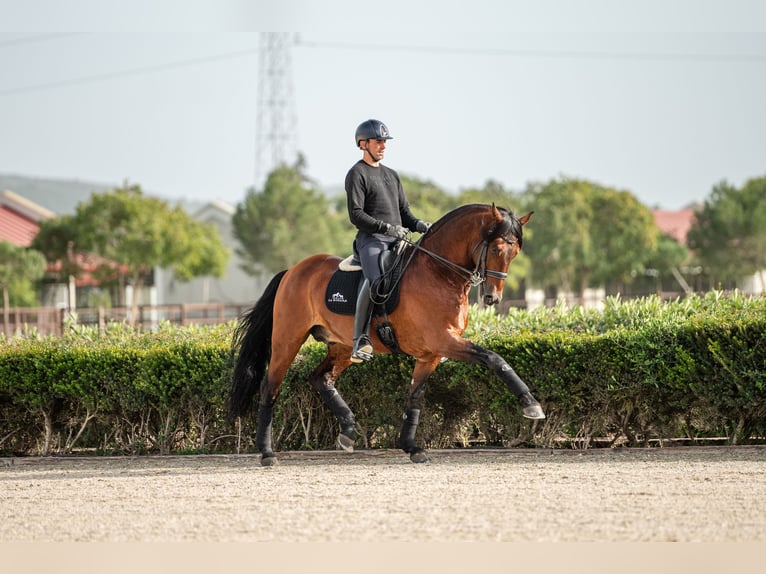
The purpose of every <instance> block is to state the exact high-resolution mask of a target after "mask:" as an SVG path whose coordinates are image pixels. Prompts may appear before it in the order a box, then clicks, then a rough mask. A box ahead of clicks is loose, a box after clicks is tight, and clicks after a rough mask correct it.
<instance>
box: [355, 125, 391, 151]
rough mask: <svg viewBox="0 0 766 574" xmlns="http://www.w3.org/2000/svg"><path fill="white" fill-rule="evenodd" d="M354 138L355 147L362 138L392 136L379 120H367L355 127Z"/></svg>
mask: <svg viewBox="0 0 766 574" xmlns="http://www.w3.org/2000/svg"><path fill="white" fill-rule="evenodd" d="M354 139H355V140H356V147H359V142H360V141H362V140H390V139H394V138H392V137H391V136H390V135H389V133H388V128H387V127H386V124H384V123H383V122H381V121H380V120H367V121H366V122H362V123H361V124H359V127H358V128H356V134H355V135H354Z"/></svg>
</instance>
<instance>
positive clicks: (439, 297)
mask: <svg viewBox="0 0 766 574" xmlns="http://www.w3.org/2000/svg"><path fill="white" fill-rule="evenodd" d="M531 216H532V212H529V213H527V214H526V215H524V216H522V217H517V216H516V215H514V214H513V212H512V211H510V210H508V209H505V208H499V207H496V206H495V205H494V204H491V205H490V204H479V203H473V204H467V205H462V206H460V207H458V208H456V209H453V210H452V211H450V212H448V213H447V214H446V215H444V216H443V217H441V218H440V219H439V220H437V221H436V222H435V223H434V224H433V225H432V226H431V227H430V229H429V230H428V231H427V232H426V233H425V234H424V235H423V236H422V237H421V239H420V241H419V242H417V243H412V242H410V241H409V240H404V241H405V242H406V243H407V245H406V246H405V251H407V252H408V253H409V256H408V257H409V259H408V261H409V263H408V265H407V268H406V270H405V271H404V272H403V273H402V275H401V276H400V280H399V289H400V291H399V295H400V296H399V301H398V304H397V306H396V307H395V308H394V309H393V311H391V313H390V314H388V317H387V318H388V321H389V322H390V325H391V326H392V327H393V329H394V330H395V333H396V340H397V343H398V347H399V349H400V350H401V352H403V353H406V354H407V355H410V356H411V357H414V359H415V366H414V369H413V372H412V380H411V383H410V388H409V394H408V397H407V403H406V406H405V411H404V417H403V422H402V426H401V430H400V434H399V444H398V446H399V447H400V448H401V449H402V450H403V451H404V452H405V453H407V454H409V456H410V460H411V461H412V462H418V463H419V462H426V461H428V460H429V457H428V455H427V453H426V451H425V450H424V449H423V448H421V447H419V446H418V445H417V443H416V440H415V431H416V429H417V426H418V422H419V419H420V414H421V410H422V407H423V404H424V392H425V385H424V383H425V382H426V381H427V379H428V377H429V376H430V375H431V373H432V372H433V371H434V369H436V367H437V366H438V365H439V363H440V362H441V361H442V358H448V359H454V360H458V361H464V362H468V363H476V364H480V365H483V366H484V367H485V368H487V369H489V370H491V371H492V372H494V373H495V375H497V376H498V377H499V378H500V379H501V380H502V381H503V382H504V383H505V384H506V386H507V388H508V389H510V391H511V392H512V393H513V394H514V395H516V397H517V398H518V400H519V404H520V406H521V409H522V414H523V416H525V417H527V418H529V419H544V418H545V414H544V413H543V409H542V407H541V406H540V403H539V402H538V401H537V399H535V398H534V396H532V394H531V392H530V390H529V388H528V387H527V385H526V384H525V383H524V381H522V379H521V378H520V377H519V376H518V375H517V374H516V372H515V371H514V370H513V368H512V367H511V366H510V365H509V364H508V363H507V362H506V361H505V360H504V359H503V358H502V357H501V356H500V355H498V354H497V353H495V352H493V351H490V350H488V349H485V348H483V347H480V346H479V345H476V344H474V343H472V342H471V341H470V340H468V339H465V338H462V337H461V335H462V334H463V332H464V331H465V329H466V327H467V325H468V308H469V298H468V294H469V292H470V290H471V288H472V287H474V286H480V288H481V291H480V293H481V298H482V300H483V302H484V304H486V305H496V304H497V303H499V302H500V300H501V299H502V295H503V286H504V283H505V279H506V277H507V270H508V266H509V265H510V263H511V260H512V259H513V258H514V257H516V256H517V255H518V253H519V251H520V250H521V247H522V243H523V238H522V235H523V230H522V226H523V225H525V224H526V223H527V222H528V221H529V219H530V217H531ZM340 261H341V258H340V257H337V256H334V255H327V254H318V255H312V256H310V257H308V258H306V259H303V260H302V261H300V262H299V263H297V264H295V265H294V266H292V267H290V268H289V269H287V270H284V271H281V272H279V273H277V274H276V275H274V277H273V278H272V279H271V281H270V282H269V284H268V285H267V287H266V289H265V290H264V292H263V293H262V295H261V297H260V299H258V301H257V302H256V303H255V305H254V306H253V307H252V308H251V309H249V310H248V311H246V312H245V313H244V314H243V315H242V317H241V318H240V320H239V324H238V325H237V326H236V328H235V331H234V335H233V338H232V358H233V374H232V385H231V390H230V393H229V398H228V416H229V420H231V421H236V420H237V418H238V417H240V416H242V415H243V414H245V413H247V412H248V410H249V409H250V408H251V405H252V403H253V400H254V397H255V396H256V395H258V397H259V401H258V413H257V430H256V441H255V442H256V448H257V449H258V450H259V451H260V454H261V459H260V460H261V465H263V466H271V465H273V464H275V463H276V462H277V457H276V455H275V453H274V450H273V447H272V436H271V431H272V419H273V414H274V405H275V403H276V401H277V398H278V396H279V393H280V388H281V385H282V381H283V379H284V377H285V374H286V373H287V370H288V368H289V367H290V365H291V363H292V362H293V359H294V358H295V356H296V355H297V354H298V352H299V350H300V348H301V346H302V345H303V343H304V342H305V341H306V339H308V337H309V335H311V336H313V337H314V339H316V340H317V341H321V342H323V343H325V344H326V345H327V355H326V356H325V358H324V360H323V361H322V362H321V363H320V364H319V365H318V366H317V367H316V368H315V369H314V370H313V371H312V372H311V374H310V375H309V383H310V385H311V387H312V388H313V389H314V390H315V391H316V392H317V393H318V394H319V396H320V397H321V398H322V400H323V402H324V404H325V405H326V406H327V407H328V408H329V409H330V411H331V412H332V413H333V414H334V415H335V417H336V418H337V420H338V423H339V426H340V432H339V434H338V438H337V441H336V446H337V447H338V448H339V449H342V450H345V451H349V452H351V451H353V448H354V442H355V440H356V437H357V434H356V430H355V426H356V420H355V416H354V413H353V412H352V411H351V409H350V408H349V407H348V405H347V404H346V402H345V401H344V400H343V398H342V397H341V395H340V393H339V392H338V390H337V389H336V388H335V382H336V380H337V379H338V377H339V376H340V374H341V373H342V372H343V371H344V370H345V369H347V368H348V367H349V366H351V364H352V363H351V348H352V330H353V329H352V328H353V317H352V316H349V315H341V314H338V313H335V312H332V311H330V310H329V309H328V306H327V304H326V295H325V290H326V287H327V285H328V282H329V281H330V279H331V276H332V275H333V274H334V273H335V272H336V271H337V270H338V265H339V263H340ZM371 338H372V342H373V350H374V353H388V352H391V349H390V348H389V347H387V346H386V345H385V344H384V342H383V341H382V340H381V339H380V337H379V335H378V334H375V333H371ZM372 360H374V358H373V359H372Z"/></svg>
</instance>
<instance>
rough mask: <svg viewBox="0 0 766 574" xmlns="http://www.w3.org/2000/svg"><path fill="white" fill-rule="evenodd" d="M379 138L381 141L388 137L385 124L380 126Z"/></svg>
mask: <svg viewBox="0 0 766 574" xmlns="http://www.w3.org/2000/svg"><path fill="white" fill-rule="evenodd" d="M380 137H381V139H382V138H387V137H388V128H387V127H386V124H383V123H381V124H380Z"/></svg>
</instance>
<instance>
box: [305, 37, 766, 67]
mask: <svg viewBox="0 0 766 574" xmlns="http://www.w3.org/2000/svg"><path fill="white" fill-rule="evenodd" d="M295 45H296V46H297V47H299V48H319V49H331V50H353V51H368V52H370V51H375V52H407V53H421V54H434V55H455V56H512V57H519V58H551V59H554V58H555V59H580V60H645V61H673V60H675V61H682V62H683V61H689V62H706V61H708V62H764V61H766V54H712V53H711V54H705V53H701V52H700V53H685V54H684V53H672V52H656V53H654V52H607V51H572V50H522V49H509V48H451V47H448V46H413V45H383V44H347V43H343V42H311V41H303V40H298V41H297V42H296V44H295Z"/></svg>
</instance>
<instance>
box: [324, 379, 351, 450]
mask: <svg viewBox="0 0 766 574" xmlns="http://www.w3.org/2000/svg"><path fill="white" fill-rule="evenodd" d="M319 396H320V397H322V400H323V401H324V403H325V404H326V405H327V406H328V408H329V409H330V411H331V412H332V414H334V415H335V418H337V419H338V422H339V423H340V432H341V433H342V434H344V435H346V436H347V437H349V438H350V439H354V440H355V439H356V430H355V427H356V418H355V417H354V413H353V412H351V409H350V408H349V407H348V405H347V404H346V401H344V400H343V397H341V396H340V393H339V392H338V390H337V389H336V388H335V387H326V388H324V389H322V390H321V391H319Z"/></svg>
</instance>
